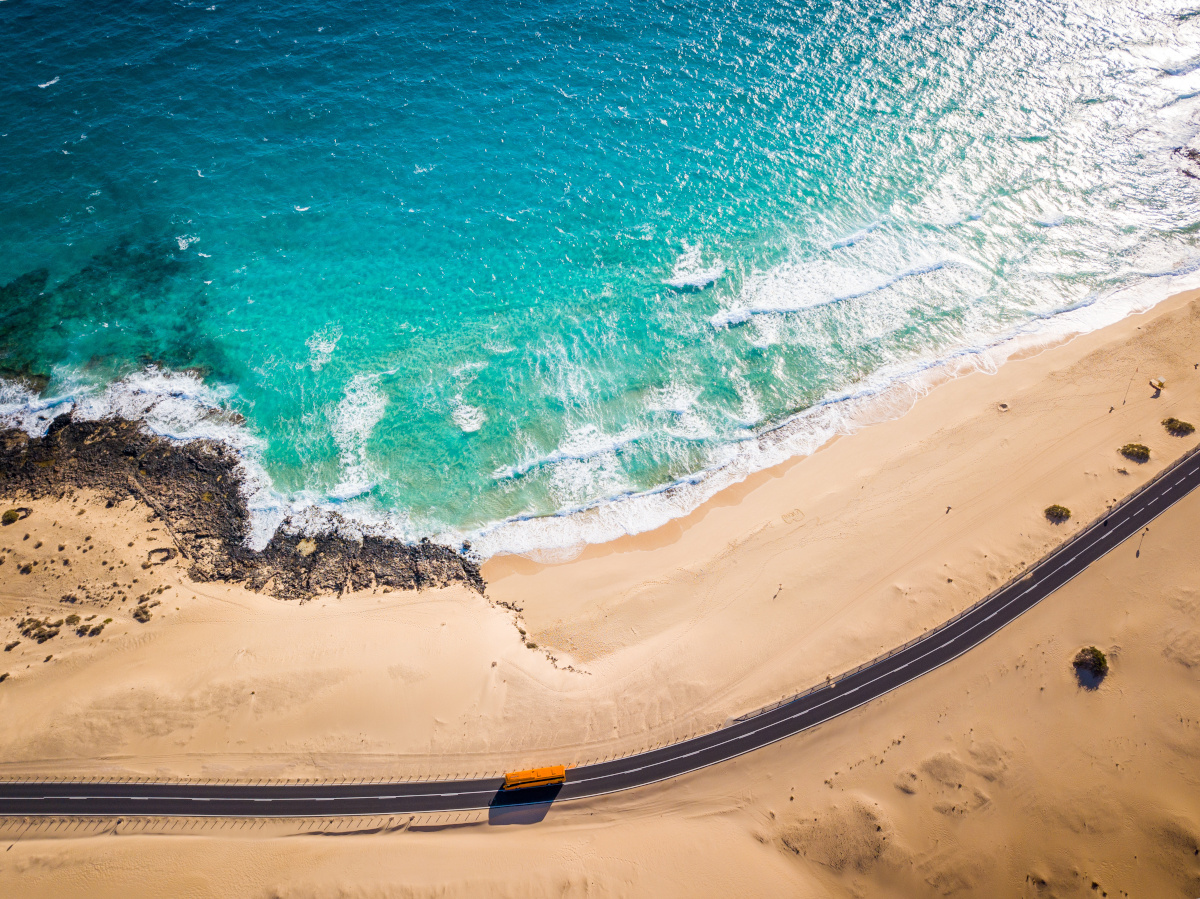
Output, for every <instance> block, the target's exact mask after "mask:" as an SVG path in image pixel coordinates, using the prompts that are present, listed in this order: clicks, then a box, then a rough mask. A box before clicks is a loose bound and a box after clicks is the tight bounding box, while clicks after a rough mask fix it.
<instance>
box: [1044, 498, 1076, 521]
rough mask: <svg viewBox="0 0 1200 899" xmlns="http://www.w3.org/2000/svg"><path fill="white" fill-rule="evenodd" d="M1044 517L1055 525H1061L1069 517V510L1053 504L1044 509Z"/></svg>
mask: <svg viewBox="0 0 1200 899" xmlns="http://www.w3.org/2000/svg"><path fill="white" fill-rule="evenodd" d="M1046 517H1047V518H1048V519H1050V520H1051V521H1052V522H1054V523H1055V524H1062V523H1063V522H1064V521H1066V520H1067V519H1068V518H1070V517H1071V510H1070V509H1068V508H1067V507H1066V506H1060V505H1058V504H1057V503H1055V504H1054V505H1053V506H1047V507H1046Z"/></svg>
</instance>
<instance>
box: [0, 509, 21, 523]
mask: <svg viewBox="0 0 1200 899" xmlns="http://www.w3.org/2000/svg"><path fill="white" fill-rule="evenodd" d="M20 520H21V513H20V512H18V511H17V510H16V509H8V510H6V511H5V513H4V514H3V515H2V516H0V522H3V523H4V526H5V527H7V526H8V525H10V524H16V523H17V522H18V521H20Z"/></svg>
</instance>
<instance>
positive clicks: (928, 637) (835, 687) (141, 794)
mask: <svg viewBox="0 0 1200 899" xmlns="http://www.w3.org/2000/svg"><path fill="white" fill-rule="evenodd" d="M1198 484H1200V448H1197V450H1193V451H1192V452H1191V453H1189V454H1188V455H1186V456H1185V457H1184V458H1182V459H1180V460H1179V461H1178V462H1176V463H1175V464H1174V465H1172V466H1171V467H1169V468H1168V469H1166V470H1165V471H1164V472H1162V473H1161V474H1160V475H1159V476H1158V477H1157V478H1155V479H1154V480H1153V481H1151V482H1150V483H1148V484H1147V485H1145V486H1144V487H1143V488H1141V489H1140V490H1139V491H1137V492H1136V493H1134V494H1133V495H1132V496H1130V497H1129V498H1128V499H1126V500H1125V501H1124V502H1122V503H1121V504H1120V505H1118V506H1116V507H1115V508H1113V509H1112V510H1111V511H1110V512H1109V513H1108V514H1107V515H1106V516H1105V517H1104V518H1103V519H1101V520H1099V521H1097V522H1095V523H1093V524H1092V525H1091V526H1089V527H1088V528H1087V529H1086V530H1084V531H1082V532H1080V533H1079V534H1078V535H1076V536H1075V537H1074V538H1072V539H1071V540H1070V541H1068V542H1067V543H1066V544H1064V545H1063V546H1061V547H1060V548H1059V549H1057V550H1056V551H1054V552H1053V553H1051V554H1050V555H1048V556H1047V557H1046V558H1044V559H1042V561H1040V562H1039V563H1037V564H1036V565H1034V566H1033V567H1032V568H1030V569H1029V570H1028V571H1026V572H1025V573H1024V575H1022V576H1021V577H1020V578H1019V579H1017V580H1015V581H1013V582H1010V583H1009V584H1007V585H1005V586H1004V587H1002V588H1000V589H999V590H997V591H996V592H995V593H993V594H991V595H990V596H988V597H987V598H986V599H984V600H982V601H981V602H979V603H978V604H977V605H975V606H973V607H972V608H970V609H968V610H967V611H966V612H964V613H963V614H961V615H959V616H957V617H956V618H953V619H951V620H950V621H948V622H946V623H945V624H943V625H942V626H941V627H939V628H937V629H935V630H933V631H930V632H929V633H927V634H925V635H923V636H922V637H920V638H919V639H917V640H915V641H913V642H912V643H910V644H906V645H905V646H903V647H900V648H899V649H896V650H893V651H892V652H891V653H889V654H888V655H886V656H883V657H881V658H878V659H875V660H874V661H872V662H870V663H868V664H866V665H864V666H862V667H860V668H858V669H855V670H854V671H851V672H848V673H847V674H844V675H842V676H840V677H839V678H837V679H836V680H834V681H832V682H831V683H829V684H825V685H821V686H820V687H818V688H815V689H813V690H810V691H808V692H806V693H804V694H801V695H800V696H797V697H796V698H794V699H791V700H789V701H787V702H785V703H783V704H781V705H778V706H775V707H772V708H770V709H767V710H764V711H762V712H759V713H757V714H754V715H751V716H748V717H746V718H744V719H741V720H738V721H735V722H734V723H732V724H730V725H728V726H726V727H723V728H722V729H720V730H717V731H714V732H712V733H708V734H704V735H703V736H698V737H694V738H692V739H689V740H684V741H683V742H680V743H673V744H671V745H669V746H664V747H661V748H659V749H655V750H652V751H649V752H643V753H639V754H637V755H631V756H626V757H624V758H618V759H613V760H611V761H606V762H602V763H599V764H593V765H586V766H584V767H580V768H573V769H571V770H569V771H568V772H567V782H566V783H565V784H564V785H562V786H560V787H551V788H541V789H537V790H524V791H514V792H510V793H502V792H500V784H501V779H500V778H498V777H497V778H488V779H477V780H457V781H455V780H446V781H433V782H430V781H425V782H413V783H358V784H345V783H318V784H308V785H281V784H253V783H247V782H243V783H232V784H213V783H195V784H192V783H144V782H142V783H119V782H111V783H93V782H78V783H64V782H12V781H8V782H0V815H6V816H11V815H104V816H122V815H131V816H147V815H150V816H154V815H163V816H188V817H271V818H277V817H289V816H297V817H328V816H340V815H362V816H368V815H395V814H419V813H431V812H456V811H468V810H475V809H486V808H491V809H496V808H500V807H504V806H512V805H529V804H535V803H546V802H549V801H551V800H553V801H563V800H567V799H579V798H583V797H587V796H598V795H602V794H604V793H613V792H617V791H619V790H629V789H632V788H634V787H639V786H644V785H646V784H651V783H655V782H657V781H661V780H666V779H668V778H671V777H678V776H679V775H681V774H686V773H688V772H690V771H695V770H697V769H699V768H704V767H707V766H709V765H715V764H718V763H720V762H723V761H727V760H729V759H731V758H734V757H735V756H738V755H742V754H743V753H746V752H750V751H751V750H754V749H758V748H760V747H763V746H766V745H768V744H770V743H774V742H776V741H778V740H782V739H784V738H785V737H789V736H791V735H793V734H796V733H799V732H800V731H802V730H807V729H808V728H810V727H815V726H816V725H818V724H820V723H821V722H823V721H828V720H829V719H830V718H833V717H835V716H837V715H841V714H843V713H845V712H848V711H850V710H851V709H854V708H857V707H858V706H860V705H862V704H863V703H866V702H870V701H871V700H872V699H875V698H876V697H878V696H882V695H883V694H884V693H887V692H888V691H890V690H895V689H896V688H897V687H900V686H902V685H904V684H906V683H908V682H909V681H911V680H913V679H914V678H917V677H920V676H921V675H922V674H925V673H927V672H929V671H932V670H933V669H935V668H937V667H939V666H941V665H944V664H946V663H947V662H949V661H951V660H952V659H955V658H957V657H958V656H960V655H962V654H963V653H964V652H966V651H967V650H969V649H971V648H972V647H973V646H976V645H978V644H979V643H981V642H982V641H983V640H986V639H987V638H988V637H990V636H991V635H992V634H994V633H996V632H997V631H998V630H1000V628H1002V627H1004V626H1005V625H1006V624H1008V623H1009V622H1010V621H1012V620H1013V619H1015V618H1016V617H1017V616H1018V615H1020V614H1021V613H1022V612H1024V611H1026V610H1027V609H1030V608H1032V607H1033V606H1034V605H1036V604H1037V603H1039V602H1041V601H1042V600H1043V599H1045V598H1046V597H1047V596H1049V595H1050V594H1051V593H1053V592H1054V591H1055V590H1057V589H1058V588H1059V587H1061V586H1063V584H1065V583H1067V582H1068V581H1069V580H1071V579H1072V578H1073V577H1075V576H1076V575H1077V574H1079V573H1080V572H1081V571H1083V570H1084V569H1085V568H1086V567H1087V566H1088V565H1090V564H1091V563H1092V562H1094V561H1095V560H1096V559H1099V558H1100V557H1101V556H1103V555H1104V554H1105V553H1107V552H1108V551H1109V550H1111V549H1113V548H1115V547H1116V546H1117V545H1119V544H1120V543H1121V542H1122V541H1124V540H1126V539H1128V538H1129V537H1132V536H1134V535H1135V534H1137V533H1138V532H1139V531H1140V530H1141V529H1142V528H1144V527H1145V526H1146V525H1148V524H1149V523H1150V522H1151V521H1152V520H1153V519H1154V518H1156V517H1157V516H1158V515H1160V514H1161V513H1162V512H1163V511H1164V510H1166V509H1167V508H1168V507H1169V506H1171V505H1172V504H1173V503H1175V502H1177V501H1178V500H1180V499H1182V498H1183V497H1184V496H1186V495H1187V494H1188V493H1190V492H1191V491H1192V489H1194V488H1195V487H1196V486H1197V485H1198ZM536 761H537V762H538V763H539V764H547V765H549V764H554V763H557V762H559V761H560V760H559V759H555V758H549V757H547V758H540V759H537V760H536Z"/></svg>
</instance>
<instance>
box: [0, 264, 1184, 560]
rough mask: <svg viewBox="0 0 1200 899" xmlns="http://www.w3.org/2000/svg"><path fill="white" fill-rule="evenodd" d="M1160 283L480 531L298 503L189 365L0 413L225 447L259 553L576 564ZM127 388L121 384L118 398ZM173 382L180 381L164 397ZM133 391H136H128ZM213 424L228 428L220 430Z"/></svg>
mask: <svg viewBox="0 0 1200 899" xmlns="http://www.w3.org/2000/svg"><path fill="white" fill-rule="evenodd" d="M1192 274H1193V272H1191V271H1190V270H1186V271H1180V272H1177V273H1173V274H1171V275H1169V276H1167V280H1171V281H1176V282H1178V281H1180V280H1185V281H1186V280H1188V279H1190V278H1191V275H1192ZM1192 280H1194V279H1192ZM1155 283H1156V279H1155V278H1149V279H1147V280H1144V281H1142V282H1139V283H1137V284H1133V285H1129V286H1127V287H1123V288H1121V289H1119V290H1117V291H1114V292H1113V293H1112V294H1110V295H1109V296H1107V297H1104V298H1095V299H1092V300H1089V301H1085V302H1082V303H1079V304H1077V305H1075V306H1073V307H1070V308H1068V309H1065V310H1063V311H1060V312H1056V313H1054V314H1052V315H1049V316H1045V317H1043V318H1041V319H1040V321H1041V323H1042V324H1043V326H1044V327H1042V328H1041V329H1040V330H1030V327H1031V326H1032V325H1033V324H1034V323H1035V321H1038V320H1035V321H1030V322H1024V323H1022V324H1021V325H1018V326H1015V327H1014V328H1013V329H1012V330H1010V331H1009V332H1006V333H1005V334H1002V335H999V336H996V337H994V338H991V339H990V340H989V341H987V342H984V343H981V344H977V345H972V346H969V347H964V348H961V349H959V350H956V351H954V352H951V353H950V354H949V355H947V356H943V357H938V358H933V359H929V360H915V361H913V362H912V363H911V364H909V365H907V366H904V367H901V368H896V369H883V370H880V371H877V372H874V373H873V374H872V375H870V376H869V377H868V378H867V379H866V380H865V381H863V382H861V383H858V384H855V385H852V386H851V387H850V388H849V389H848V390H847V391H845V392H843V393H841V394H837V395H832V396H828V397H825V398H823V399H822V400H820V401H818V402H817V403H815V404H813V405H812V406H810V407H807V408H805V409H802V410H799V411H797V412H795V413H792V414H790V415H788V416H787V417H785V418H784V419H782V420H780V421H777V422H775V423H773V424H771V425H769V426H762V427H761V429H760V430H757V431H755V432H754V433H753V435H752V436H750V437H747V438H745V439H744V440H741V441H736V442H734V443H731V444H728V445H726V446H725V449H726V450H728V453H729V458H728V459H726V460H725V461H723V462H720V463H719V464H715V465H713V466H711V467H708V468H704V469H701V470H699V471H697V472H694V473H692V474H689V475H686V476H683V477H680V478H678V479H676V480H675V481H672V482H670V483H666V484H662V485H658V486H656V487H652V488H648V489H646V490H640V491H630V492H627V493H622V494H618V495H615V496H610V497H605V498H602V499H598V500H595V501H591V502H589V503H586V504H584V505H582V506H579V507H573V508H566V509H561V510H559V511H557V512H551V513H546V514H543V515H526V514H521V515H516V516H513V517H510V518H506V519H502V520H499V521H494V522H490V523H488V524H485V525H482V526H479V527H474V528H467V529H456V528H449V529H444V530H441V531H433V532H430V533H428V534H425V535H424V536H422V537H421V538H420V539H419V540H417V539H414V537H413V536H412V535H405V534H401V533H399V532H398V530H397V527H396V526H395V522H394V521H392V516H393V515H394V513H392V512H384V513H379V515H377V514H376V513H373V512H366V513H361V514H359V513H356V512H354V511H353V510H347V509H341V508H338V507H337V505H336V504H335V503H332V502H331V501H329V500H324V501H321V502H318V503H315V504H302V505H299V506H296V505H292V504H291V503H290V502H289V501H288V500H286V499H285V498H284V497H282V496H280V495H278V494H276V493H275V492H274V488H273V487H272V486H271V483H270V479H269V477H268V476H267V475H266V473H265V472H264V471H263V470H262V469H261V466H259V464H258V463H257V462H256V461H255V456H254V452H253V446H254V445H255V440H254V438H253V437H251V436H250V435H249V433H248V432H245V431H244V428H243V427H242V423H241V422H240V421H239V420H238V419H239V416H237V415H231V414H230V413H228V411H227V410H224V408H223V407H222V406H221V405H220V404H221V402H222V399H221V396H222V391H221V390H219V389H215V388H209V387H208V386H207V385H205V384H203V382H201V381H199V380H195V379H194V376H192V375H191V374H190V373H189V372H186V371H184V372H167V371H159V370H158V369H155V368H153V367H151V368H150V369H148V370H143V371H139V372H135V373H132V374H130V375H128V376H126V377H125V378H122V379H120V380H119V381H117V382H114V383H113V384H110V385H109V387H108V388H107V390H106V391H105V397H107V398H105V397H100V396H96V397H92V396H89V395H84V396H79V397H76V396H70V395H64V396H58V397H51V398H48V399H45V398H42V397H40V396H37V395H36V393H37V388H38V386H39V385H37V384H34V383H32V382H30V380H29V378H28V377H22V376H20V373H10V374H12V375H14V376H15V380H13V379H10V380H8V381H0V385H4V386H7V387H9V388H11V390H15V391H16V394H25V397H24V405H22V404H21V402H17V403H16V404H15V405H14V403H13V402H12V401H11V400H12V397H9V400H10V401H9V402H8V404H7V406H6V407H5V410H4V415H3V419H0V421H7V423H8V425H9V428H8V429H9V430H21V431H24V432H25V433H26V434H28V435H30V436H31V437H32V436H34V435H36V434H37V433H38V432H39V431H44V430H45V429H46V428H47V427H48V426H49V424H50V422H51V421H54V420H56V419H57V418H62V417H63V416H64V415H73V416H75V420H77V421H81V422H82V421H108V422H111V421H117V422H127V423H131V424H134V425H137V426H140V427H144V428H146V429H148V430H150V431H151V432H153V433H154V434H156V435H157V436H158V437H160V438H162V439H164V440H167V441H170V442H172V443H174V444H177V445H180V446H183V445H187V444H188V443H192V442H196V441H199V442H203V443H209V444H212V443H222V444H223V445H224V446H225V448H226V449H227V450H229V451H231V452H233V453H236V454H237V455H238V457H239V460H240V462H241V467H242V471H241V472H240V483H239V491H240V494H241V495H240V496H239V497H238V498H237V500H236V502H237V504H238V505H239V506H240V507H243V508H245V509H246V510H247V513H248V515H247V518H248V523H249V526H248V527H247V529H246V533H245V536H244V538H243V539H244V540H245V541H247V544H248V545H249V546H252V547H253V548H254V549H255V550H259V551H268V547H269V546H270V544H271V541H272V539H273V538H274V537H276V536H278V535H280V534H281V533H290V532H292V531H296V532H298V533H301V534H302V536H306V537H310V538H318V539H319V538H322V537H324V536H327V535H330V534H334V535H336V534H339V533H342V534H344V535H348V536H349V538H350V540H351V542H357V540H358V539H359V537H360V536H362V535H371V536H373V537H376V538H380V539H382V540H384V541H385V542H386V543H387V544H388V545H389V546H395V547H401V546H417V545H424V544H425V543H426V542H428V543H430V544H433V545H435V546H443V547H449V548H450V549H451V550H453V551H456V552H459V554H460V555H464V553H463V552H461V551H459V550H458V549H457V548H458V547H461V546H465V547H468V548H469V552H465V556H466V558H468V559H469V560H470V561H471V562H472V563H483V564H486V563H488V562H490V561H491V560H494V559H502V558H506V557H521V558H527V559H531V560H533V561H535V562H545V563H549V564H554V563H560V562H565V561H569V560H571V559H573V558H575V557H576V556H578V555H579V554H580V553H586V552H588V551H589V549H591V548H593V547H599V546H604V545H606V544H609V543H612V542H615V541H621V540H624V539H625V538H627V537H637V536H639V535H645V534H650V533H652V532H654V531H656V530H658V529H660V528H662V527H670V526H671V524H672V523H673V522H674V521H677V520H679V519H683V518H687V517H689V516H690V515H691V514H693V513H694V512H696V511H698V510H699V509H701V508H703V506H705V505H706V504H707V503H710V502H712V501H714V500H715V499H717V498H718V497H719V496H720V495H721V494H722V493H725V492H726V491H728V490H730V489H736V488H737V487H738V486H739V485H740V484H742V483H743V482H744V481H745V480H746V479H748V478H754V477H755V476H757V475H758V474H760V473H762V472H765V471H771V470H773V469H776V468H778V467H780V466H784V465H788V464H791V463H793V462H795V461H797V460H799V459H803V458H805V457H807V456H810V455H812V454H813V453H815V452H818V451H820V450H822V449H824V448H826V447H827V446H829V445H830V444H832V443H833V442H836V441H837V440H839V439H841V438H843V437H845V436H848V435H850V434H853V433H855V432H857V431H859V430H861V429H863V428H867V427H874V426H876V425H879V424H882V423H885V422H887V421H890V420H893V419H896V418H902V417H904V416H905V415H907V414H908V413H909V412H910V411H911V410H912V408H913V407H914V406H915V405H916V404H917V402H918V401H919V400H921V399H922V398H924V397H925V396H927V395H928V394H929V393H930V392H931V391H934V390H936V389H938V387H940V386H941V385H943V384H945V383H947V382H949V381H953V380H957V379H959V378H963V377H969V376H970V375H972V374H975V373H979V372H983V373H994V372H995V371H997V370H998V369H999V368H1001V367H1003V366H1004V365H1007V364H1009V363H1010V362H1013V361H1019V360H1021V359H1024V358H1028V357H1029V356H1030V355H1038V354H1040V353H1043V352H1046V351H1047V350H1051V349H1053V348H1055V347H1057V346H1061V345H1062V344H1064V343H1070V342H1072V341H1074V340H1078V339H1080V338H1084V337H1087V336H1088V335H1090V334H1094V333H1097V332H1099V331H1105V330H1107V329H1108V328H1111V327H1114V326H1115V325H1119V324H1120V322H1122V321H1126V320H1128V319H1129V318H1130V317H1134V316H1138V315H1144V314H1146V313H1149V312H1152V311H1153V310H1155V309H1156V308H1158V307H1159V306H1160V305H1161V304H1162V303H1169V302H1170V301H1171V300H1172V299H1173V298H1174V297H1176V296H1180V295H1182V294H1186V293H1189V292H1190V290H1185V291H1181V292H1176V293H1173V294H1170V295H1169V296H1168V297H1167V298H1165V299H1161V300H1154V299H1153V297H1154V296H1158V294H1151V293H1150V289H1151V288H1152V287H1153V286H1154V284H1155ZM1192 289H1193V290H1194V289H1200V287H1197V288H1192ZM151 376H158V377H162V378H165V379H167V382H169V383H167V384H160V383H157V381H156V380H155V377H151ZM179 380H189V383H187V384H184V385H183V386H182V388H180V387H179V385H177V384H175V383H174V382H175V381H179ZM118 387H120V388H122V389H121V390H118V391H116V392H115V393H114V394H113V396H111V397H108V396H107V394H108V393H110V392H113V390H114V388H118ZM167 387H170V388H171V389H170V390H169V391H168V393H163V391H164V390H166V389H167ZM180 389H182V394H180V393H179V390H180ZM31 391H32V392H31ZM10 392H11V391H10ZM126 393H128V394H129V395H128V396H125V394H126ZM14 395H15V394H14ZM181 399H182V401H183V402H184V403H185V405H186V404H188V403H190V404H194V405H195V406H196V408H195V410H193V412H194V414H191V415H183V417H182V420H181V421H182V430H180V431H179V432H178V433H175V430H173V429H172V428H170V427H165V426H166V424H167V420H170V419H171V416H172V415H175V414H179V411H180V410H179V409H178V408H177V407H178V402H179V401H180V400H181ZM160 403H165V405H166V406H167V407H169V410H170V411H168V413H167V420H163V421H160V420H159V419H160V418H161V417H162V416H160V415H159V414H158V409H157V407H158V405H159V404H160ZM110 407H111V408H110ZM106 409H107V410H108V411H107V412H106V411H105V410H106ZM115 410H120V411H119V412H117V411H115ZM80 411H82V412H83V413H84V414H83V416H82V417H80V416H79V415H78V413H79V412H80ZM97 416H99V417H97ZM213 422H219V423H220V425H221V426H220V427H217V428H216V430H215V431H214V428H213V424H212V423H213ZM164 427H165V429H164ZM0 431H3V428H0ZM0 477H2V474H0ZM380 515H382V517H380Z"/></svg>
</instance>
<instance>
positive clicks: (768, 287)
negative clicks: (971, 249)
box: [709, 258, 971, 328]
mask: <svg viewBox="0 0 1200 899" xmlns="http://www.w3.org/2000/svg"><path fill="white" fill-rule="evenodd" d="M950 267H962V268H970V267H971V265H970V263H967V262H966V261H965V260H961V259H957V258H946V259H939V260H933V261H928V262H919V263H916V264H913V265H911V266H909V267H907V268H905V269H903V270H901V271H899V272H896V273H894V274H887V273H884V272H876V271H870V270H865V271H864V270H862V269H852V268H843V267H841V266H838V265H836V264H834V263H832V262H829V261H817V260H813V261H806V262H801V263H785V264H783V265H778V266H776V267H774V268H772V269H769V270H767V271H764V272H756V273H755V274H753V275H752V276H751V277H750V278H748V279H747V280H746V283H745V284H744V285H743V287H742V290H741V293H740V294H739V295H738V297H737V298H736V299H735V300H734V301H733V302H732V304H731V305H730V306H728V307H727V308H725V309H722V310H720V311H719V312H717V313H715V314H714V315H713V316H712V317H711V318H710V319H709V321H710V322H711V323H712V325H713V327H714V328H728V327H732V326H735V325H742V324H745V323H746V322H749V321H751V320H752V319H753V318H754V317H755V316H763V315H783V314H786V313H793V312H801V311H803V310H805V309H812V308H815V307H817V306H828V305H831V304H833V303H842V302H845V301H847V300H855V299H858V298H860V297H865V296H867V295H868V294H872V293H879V292H881V291H884V290H888V289H889V288H891V287H895V286H896V285H898V284H900V283H901V282H903V281H907V280H909V279H911V278H920V277H922V276H924V275H929V274H933V273H934V272H938V271H941V270H942V269H946V268H950Z"/></svg>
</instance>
